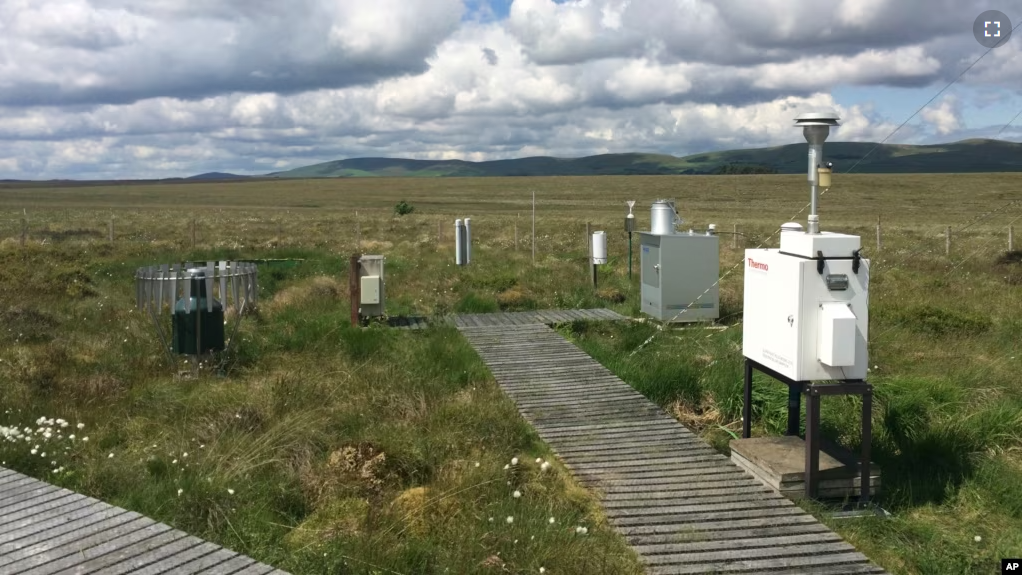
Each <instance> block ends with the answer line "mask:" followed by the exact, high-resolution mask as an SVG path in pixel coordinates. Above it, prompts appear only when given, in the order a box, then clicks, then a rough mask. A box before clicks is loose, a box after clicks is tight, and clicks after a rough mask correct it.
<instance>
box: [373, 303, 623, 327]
mask: <svg viewBox="0 0 1022 576" xmlns="http://www.w3.org/2000/svg"><path fill="white" fill-rule="evenodd" d="M627 319H628V318H627V317H625V316H622V315H620V314H618V313H617V312H614V311H612V310H607V309H606V308H596V309H590V310H526V311H522V312H498V313H486V314H456V315H453V316H449V317H447V318H445V319H444V320H443V322H444V323H445V324H453V325H455V326H458V327H461V326H505V325H511V326H522V325H525V324H537V323H538V324H550V325H554V324H562V323H565V322H573V321H575V320H627ZM429 324H430V320H429V318H426V317H425V316H392V317H390V318H387V326H389V327H391V328H397V329H398V330H421V329H423V328H426V327H427V326H429Z"/></svg>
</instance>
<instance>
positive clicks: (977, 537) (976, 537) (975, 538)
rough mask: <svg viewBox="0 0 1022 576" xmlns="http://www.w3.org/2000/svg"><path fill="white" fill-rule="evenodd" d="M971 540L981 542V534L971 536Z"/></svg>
mask: <svg viewBox="0 0 1022 576" xmlns="http://www.w3.org/2000/svg"><path fill="white" fill-rule="evenodd" d="M973 540H975V541H976V542H982V541H983V537H982V536H975V537H973Z"/></svg>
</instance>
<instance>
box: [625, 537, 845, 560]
mask: <svg viewBox="0 0 1022 576" xmlns="http://www.w3.org/2000/svg"><path fill="white" fill-rule="evenodd" d="M840 541H841V537H840V536H838V535H837V534H835V533H833V532H829V531H828V532H803V533H799V534H790V535H784V536H764V535H762V534H761V533H757V534H755V535H753V536H750V537H748V538H727V539H723V540H699V541H693V542H677V543H674V544H652V545H643V546H634V548H635V551H636V552H638V553H639V554H642V555H643V556H644V557H645V558H647V559H648V560H647V561H648V562H650V563H651V564H652V563H657V564H662V563H672V562H676V560H673V559H672V558H673V556H671V555H673V554H682V553H688V552H714V551H718V550H726V549H730V550H741V549H745V548H763V547H766V546H788V545H794V544H798V545H807V544H824V543H832V542H840ZM656 556H666V557H667V558H668V560H669V561H668V562H659V561H657V558H655V557H656Z"/></svg>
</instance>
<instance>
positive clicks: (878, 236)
mask: <svg viewBox="0 0 1022 576" xmlns="http://www.w3.org/2000/svg"><path fill="white" fill-rule="evenodd" d="M877 252H880V216H879V215H877Z"/></svg>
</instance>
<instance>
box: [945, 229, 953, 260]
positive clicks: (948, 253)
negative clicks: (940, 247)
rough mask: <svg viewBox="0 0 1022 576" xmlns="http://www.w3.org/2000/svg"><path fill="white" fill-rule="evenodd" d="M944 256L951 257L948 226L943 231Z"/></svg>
mask: <svg viewBox="0 0 1022 576" xmlns="http://www.w3.org/2000/svg"><path fill="white" fill-rule="evenodd" d="M944 255H945V256H950V255H951V227H950V226H948V227H947V228H945V229H944Z"/></svg>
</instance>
